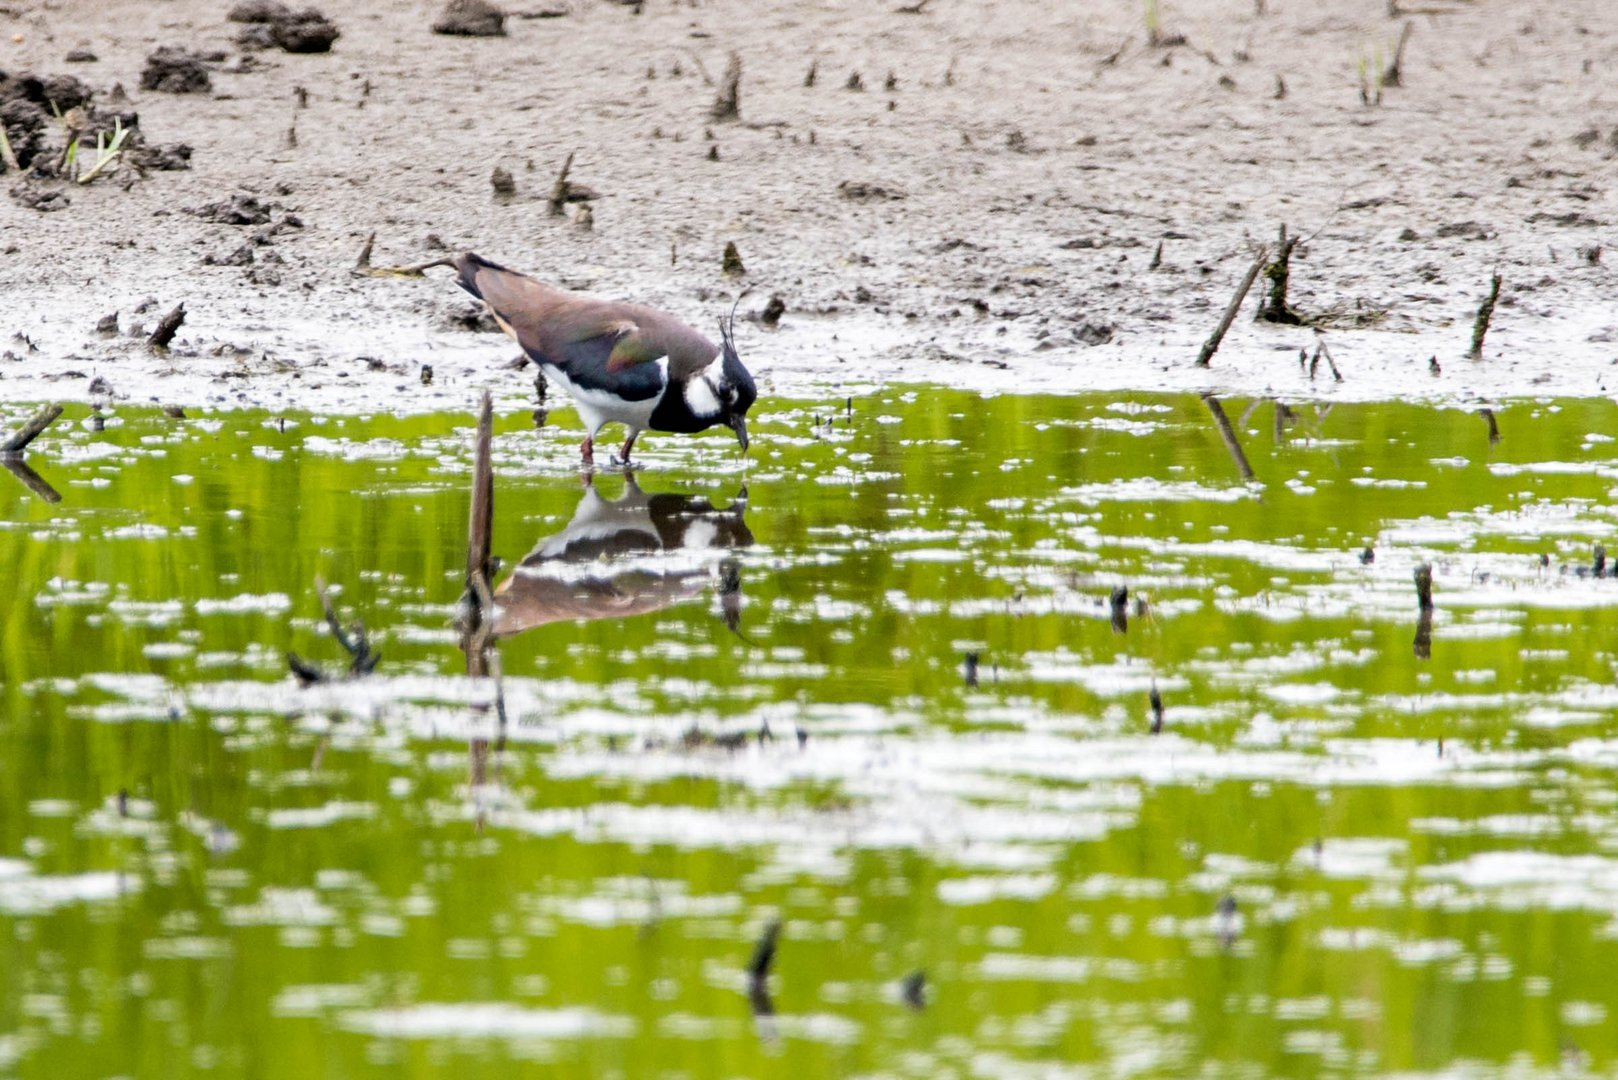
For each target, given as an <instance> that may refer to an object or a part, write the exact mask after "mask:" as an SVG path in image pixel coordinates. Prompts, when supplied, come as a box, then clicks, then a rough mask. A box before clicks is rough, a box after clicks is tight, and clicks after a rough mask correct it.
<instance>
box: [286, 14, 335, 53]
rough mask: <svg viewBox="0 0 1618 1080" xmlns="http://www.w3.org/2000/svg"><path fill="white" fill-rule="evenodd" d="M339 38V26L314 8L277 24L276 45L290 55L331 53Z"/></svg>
mask: <svg viewBox="0 0 1618 1080" xmlns="http://www.w3.org/2000/svg"><path fill="white" fill-rule="evenodd" d="M339 36H340V34H339V31H338V29H337V24H336V23H334V22H332V21H331V20H330V19H328V18H326V16H324V15H322V14H321V13H320V12H318V11H316V10H315V9H314V8H308V9H306V10H304V11H302V12H300V13H298V14H297V15H295V16H293V17H292V18H290V19H285V20H283V21H281V22H278V23H276V24H275V43H276V44H277V45H279V46H281V48H283V49H285V50H286V51H287V52H289V53H323V52H331V43H332V42H334V41H336V40H337V38H338V37H339Z"/></svg>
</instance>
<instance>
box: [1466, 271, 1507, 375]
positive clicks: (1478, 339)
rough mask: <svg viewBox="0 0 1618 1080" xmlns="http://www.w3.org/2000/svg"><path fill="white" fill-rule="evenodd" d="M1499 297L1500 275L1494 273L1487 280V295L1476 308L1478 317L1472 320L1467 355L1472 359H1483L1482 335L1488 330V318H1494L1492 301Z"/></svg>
mask: <svg viewBox="0 0 1618 1080" xmlns="http://www.w3.org/2000/svg"><path fill="white" fill-rule="evenodd" d="M1498 299H1500V275H1499V274H1495V275H1494V276H1493V277H1492V278H1491V279H1490V281H1489V295H1488V296H1486V297H1484V299H1483V303H1482V305H1481V306H1479V308H1478V317H1477V318H1476V319H1474V320H1472V350H1471V351H1470V352H1468V353H1467V356H1469V357H1471V358H1472V359H1473V360H1482V359H1483V335H1484V334H1487V333H1488V332H1489V320H1490V319H1492V318H1494V303H1495V301H1496V300H1498Z"/></svg>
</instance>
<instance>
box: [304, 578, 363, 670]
mask: <svg viewBox="0 0 1618 1080" xmlns="http://www.w3.org/2000/svg"><path fill="white" fill-rule="evenodd" d="M315 592H316V594H318V595H319V597H320V610H321V611H322V612H323V613H324V614H325V617H326V626H327V627H328V628H329V629H330V630H331V636H332V637H334V638H336V639H337V644H339V645H341V646H342V647H343V651H344V652H346V653H348V655H349V665H348V675H347V677H348V678H351V679H357V678H360V677H361V676H364V675H369V674H370V673H371V672H373V671H375V670H376V665H377V664H378V662H380V661H381V659H382V654H381V653H379V652H377V651H375V650H374V649H372V648H371V642H370V640H369V639H368V638H367V637H366V636H365V623H364V622H362V621H360V620H359V619H355V620H354V621H353V622H352V623H350V624H349V625H348V626H347V627H346V628H345V627H344V626H343V624H342V622H340V621H339V620H338V618H337V609H336V608H335V607H333V606H332V602H331V595H330V594H329V593H328V592H327V591H326V582H325V581H324V580H322V579H321V578H318V577H317V578H315ZM287 667H289V668H291V669H292V674H293V675H294V676H296V677H297V680H298V682H299V683H301V684H302V685H304V686H313V685H314V684H315V683H321V682H328V681H330V679H331V676H330V675H328V674H327V673H326V672H324V671H322V670H321V669H320V668H318V667H316V666H315V665H314V664H311V663H310V662H309V661H307V660H305V659H303V658H302V657H300V656H299V655H298V654H297V653H295V652H292V651H290V650H289V651H288V652H287Z"/></svg>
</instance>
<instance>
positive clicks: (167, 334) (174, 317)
mask: <svg viewBox="0 0 1618 1080" xmlns="http://www.w3.org/2000/svg"><path fill="white" fill-rule="evenodd" d="M183 322H185V304H184V303H180V304H176V305H174V310H173V311H171V312H169V313H168V314H167V315H165V316H163V319H162V321H161V322H159V323H158V324H157V329H156V330H153V331H152V336H151V337H149V338H147V339H146V344H148V345H150V346H151V347H152V348H154V349H166V348H168V347H169V342H171V341H173V340H174V335H175V334H176V333H177V332H178V331H179V329H180V324H181V323H183Z"/></svg>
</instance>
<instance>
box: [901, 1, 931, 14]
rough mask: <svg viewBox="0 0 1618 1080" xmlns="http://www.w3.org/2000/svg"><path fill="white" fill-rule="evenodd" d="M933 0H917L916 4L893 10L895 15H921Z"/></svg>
mask: <svg viewBox="0 0 1618 1080" xmlns="http://www.w3.org/2000/svg"><path fill="white" fill-rule="evenodd" d="M931 2H932V0H916V2H915V3H914V4H905V5H903V6H901V7H896V8H894V9H893V13H894V14H895V15H920V14H921V13H922V11H924V10H925V9H926V7H927V5H928V4H929V3H931Z"/></svg>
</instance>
